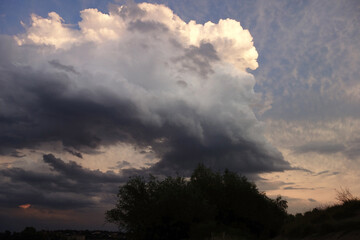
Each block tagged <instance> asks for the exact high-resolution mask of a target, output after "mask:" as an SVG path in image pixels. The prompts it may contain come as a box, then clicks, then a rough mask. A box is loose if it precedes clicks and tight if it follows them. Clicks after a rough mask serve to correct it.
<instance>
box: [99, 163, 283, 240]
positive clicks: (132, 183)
mask: <svg viewBox="0 0 360 240" xmlns="http://www.w3.org/2000/svg"><path fill="white" fill-rule="evenodd" d="M117 196H118V200H117V204H116V206H115V208H113V209H111V210H109V211H107V212H106V219H107V221H108V222H112V223H115V224H117V225H118V226H119V229H120V230H121V231H123V232H124V233H125V235H126V237H127V239H130V240H131V239H207V238H210V237H211V236H217V235H223V234H227V235H230V236H236V237H246V238H248V239H249V238H250V239H251V238H255V239H265V238H268V237H273V236H275V235H276V234H278V232H279V230H280V228H281V226H282V223H283V221H284V220H285V218H286V216H287V213H286V208H287V202H286V201H285V200H283V199H281V197H278V198H277V199H275V200H273V199H270V198H268V197H267V196H266V195H265V194H264V193H262V192H259V190H258V189H257V187H256V185H255V184H254V183H251V182H249V181H248V180H247V178H246V177H244V176H241V175H239V174H237V173H234V172H231V171H228V170H225V171H224V172H223V173H220V172H214V171H212V170H211V169H210V168H207V167H205V166H204V165H199V166H198V167H197V168H196V169H195V170H194V172H193V173H192V175H191V177H190V179H187V178H184V177H180V176H177V177H167V178H165V179H163V180H159V179H158V178H156V177H154V176H150V177H149V178H147V179H145V178H144V177H141V176H135V177H132V178H130V179H129V181H128V182H127V183H126V184H125V185H123V186H121V187H120V188H119V192H118V195H117Z"/></svg>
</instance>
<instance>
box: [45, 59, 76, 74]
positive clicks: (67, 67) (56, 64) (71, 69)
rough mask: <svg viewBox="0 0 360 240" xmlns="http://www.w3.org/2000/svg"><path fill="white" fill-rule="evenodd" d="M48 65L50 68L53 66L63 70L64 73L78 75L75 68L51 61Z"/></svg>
mask: <svg viewBox="0 0 360 240" xmlns="http://www.w3.org/2000/svg"><path fill="white" fill-rule="evenodd" d="M49 64H50V65H51V66H53V67H54V68H57V69H60V70H63V71H65V72H70V73H74V74H78V72H77V71H76V70H75V68H74V67H73V66H68V65H64V64H61V63H60V62H59V61H58V60H51V61H49Z"/></svg>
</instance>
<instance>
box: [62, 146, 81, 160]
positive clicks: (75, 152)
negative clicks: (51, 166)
mask: <svg viewBox="0 0 360 240" xmlns="http://www.w3.org/2000/svg"><path fill="white" fill-rule="evenodd" d="M64 150H65V151H66V152H68V153H70V154H72V155H74V156H75V157H78V158H83V156H82V154H81V153H80V152H77V151H74V150H71V149H69V148H64Z"/></svg>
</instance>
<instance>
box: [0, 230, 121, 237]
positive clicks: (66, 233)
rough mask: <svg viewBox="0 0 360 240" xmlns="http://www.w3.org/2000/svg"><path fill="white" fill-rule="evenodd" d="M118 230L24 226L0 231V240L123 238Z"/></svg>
mask: <svg viewBox="0 0 360 240" xmlns="http://www.w3.org/2000/svg"><path fill="white" fill-rule="evenodd" d="M122 237H123V236H122V235H121V234H119V233H118V232H109V231H89V230H84V231H78V230H55V231H46V230H40V231H37V230H36V229H35V228H34V227H26V228H25V229H24V230H23V231H21V232H10V231H5V232H0V239H1V240H105V239H107V240H115V239H117V240H118V239H124V238H122Z"/></svg>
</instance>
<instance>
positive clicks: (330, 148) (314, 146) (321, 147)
mask: <svg viewBox="0 0 360 240" xmlns="http://www.w3.org/2000/svg"><path fill="white" fill-rule="evenodd" d="M344 150H345V146H344V145H343V144H338V143H333V142H310V143H307V144H305V145H302V146H297V147H296V148H295V149H294V152H295V153H297V154H304V153H310V152H313V153H320V154H334V153H338V152H342V151H344Z"/></svg>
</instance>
